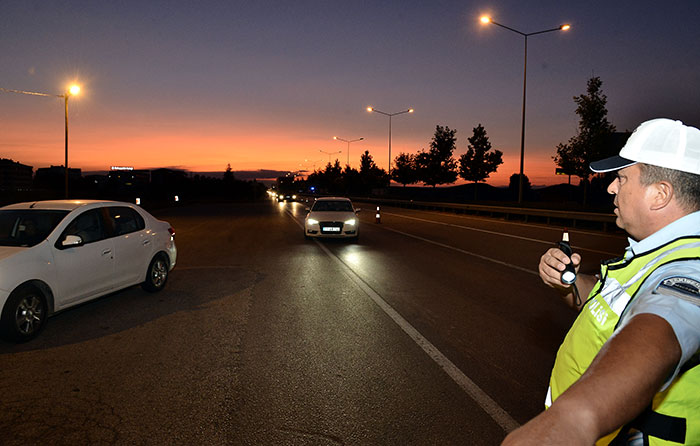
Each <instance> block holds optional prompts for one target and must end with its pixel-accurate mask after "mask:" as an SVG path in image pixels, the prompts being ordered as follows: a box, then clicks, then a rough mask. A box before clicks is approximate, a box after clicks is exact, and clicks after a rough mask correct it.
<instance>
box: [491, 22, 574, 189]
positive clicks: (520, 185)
mask: <svg viewBox="0 0 700 446" xmlns="http://www.w3.org/2000/svg"><path fill="white" fill-rule="evenodd" d="M481 23H483V24H485V25H487V24H489V23H492V24H494V25H496V26H500V27H501V28H504V29H507V30H508V31H512V32H514V33H516V34H520V35H521V36H523V37H524V38H525V61H524V63H523V119H522V124H521V128H520V179H519V182H518V203H522V202H523V170H524V169H523V168H524V164H525V98H526V92H527V38H528V37H529V36H534V35H536V34H544V33H550V32H553V31H566V30H568V29H569V28H571V25H568V24H564V25H560V26H558V27H557V28H551V29H545V30H542V31H535V32H534V33H524V32H522V31H518V30H517V29H514V28H510V27H508V26H505V25H501V24H500V23H498V22H495V21H493V20H492V19H491V17H488V16H483V17H481Z"/></svg>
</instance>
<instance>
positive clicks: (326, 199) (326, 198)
mask: <svg viewBox="0 0 700 446" xmlns="http://www.w3.org/2000/svg"><path fill="white" fill-rule="evenodd" d="M316 201H350V199H349V198H345V197H321V198H317V199H316Z"/></svg>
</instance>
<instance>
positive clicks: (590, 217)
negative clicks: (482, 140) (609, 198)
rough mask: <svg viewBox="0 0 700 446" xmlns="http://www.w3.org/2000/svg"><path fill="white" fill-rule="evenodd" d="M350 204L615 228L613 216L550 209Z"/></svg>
mask: <svg viewBox="0 0 700 446" xmlns="http://www.w3.org/2000/svg"><path fill="white" fill-rule="evenodd" d="M351 199H352V200H353V201H358V202H364V203H372V204H378V205H385V206H394V207H401V208H412V209H425V210H437V211H444V212H455V213H459V214H476V215H487V216H492V217H493V216H500V217H503V218H505V219H506V220H508V219H511V218H521V219H523V220H524V221H526V222H527V221H543V222H545V223H546V224H553V223H561V224H562V225H563V226H568V227H573V228H576V227H579V226H580V224H581V223H583V222H585V223H586V226H591V225H593V226H597V225H600V226H602V229H603V231H608V230H612V229H614V228H616V226H615V218H616V217H615V215H614V214H604V213H595V212H577V211H557V210H552V209H535V208H521V207H508V206H486V205H478V204H459V203H435V202H428V201H413V200H397V199H386V198H366V197H351Z"/></svg>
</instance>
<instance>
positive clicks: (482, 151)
mask: <svg viewBox="0 0 700 446" xmlns="http://www.w3.org/2000/svg"><path fill="white" fill-rule="evenodd" d="M468 141H469V144H468V145H467V153H465V154H463V155H462V156H461V157H459V176H460V177H462V178H464V179H465V180H467V181H473V182H474V199H475V200H476V183H478V182H479V181H485V180H486V178H488V177H489V174H491V173H493V172H495V171H496V170H497V169H498V166H500V165H501V164H503V152H501V151H500V150H494V151H493V152H489V150H491V143H490V142H489V137H488V136H486V129H484V127H483V126H482V125H481V124H479V125H478V126H476V127H474V136H472V137H471V138H468Z"/></svg>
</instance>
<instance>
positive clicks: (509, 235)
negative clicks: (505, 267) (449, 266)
mask: <svg viewBox="0 0 700 446" xmlns="http://www.w3.org/2000/svg"><path fill="white" fill-rule="evenodd" d="M384 214H386V215H393V216H395V217H401V218H407V219H409V220H418V221H422V222H425V223H433V224H436V225H443V226H451V227H454V228H460V229H466V230H469V231H476V232H484V233H486V234H493V235H499V236H502V237H510V238H516V239H519V240H526V241H528V242H535V243H542V244H545V245H550V246H554V243H552V242H551V241H550V240H540V239H536V238H530V237H523V236H521V235H513V234H506V233H503V232H496V231H489V230H488V229H479V228H472V227H471V226H463V225H456V224H454V223H444V222H441V221H435V220H428V219H425V218H418V217H410V216H408V215H401V214H394V213H392V212H384ZM569 232H571V231H569ZM573 247H574V248H576V249H578V250H581V251H588V252H595V253H598V254H604V255H609V256H611V257H616V256H618V255H619V253H617V254H616V253H613V252H607V251H598V250H597V249H589V248H582V247H580V246H573Z"/></svg>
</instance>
